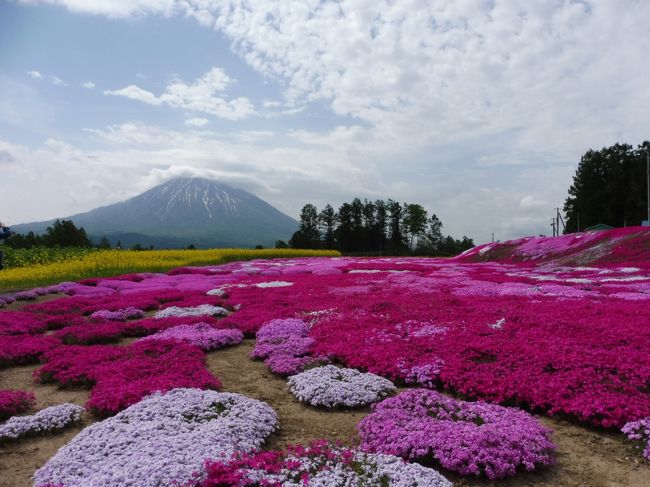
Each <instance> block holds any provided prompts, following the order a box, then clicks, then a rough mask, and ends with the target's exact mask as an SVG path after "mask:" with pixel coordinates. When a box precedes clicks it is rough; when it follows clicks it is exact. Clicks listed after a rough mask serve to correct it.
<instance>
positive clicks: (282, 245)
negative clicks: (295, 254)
mask: <svg viewBox="0 0 650 487" xmlns="http://www.w3.org/2000/svg"><path fill="white" fill-rule="evenodd" d="M275 248H276V249H288V248H289V244H288V243H287V242H285V241H284V240H276V241H275Z"/></svg>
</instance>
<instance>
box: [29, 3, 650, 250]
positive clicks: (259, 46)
mask: <svg viewBox="0 0 650 487" xmlns="http://www.w3.org/2000/svg"><path fill="white" fill-rule="evenodd" d="M30 1H32V0H30ZM34 1H37V0H34ZM47 1H48V3H56V4H60V5H65V6H66V7H67V8H69V9H71V10H73V11H75V12H84V13H93V14H100V15H106V16H109V17H131V16H143V15H159V16H165V17H169V16H173V15H178V16H189V17H193V18H195V19H196V20H197V21H198V22H199V23H200V24H201V25H204V26H209V27H210V28H215V29H218V30H220V31H221V32H223V33H224V35H225V36H226V37H227V38H228V40H229V41H230V42H231V43H232V46H233V50H234V52H236V53H237V54H238V55H240V56H241V58H242V59H244V60H245V61H246V62H247V63H248V64H249V65H250V66H251V67H252V68H253V69H255V70H256V71H257V72H259V73H260V74H261V75H262V76H263V77H264V78H265V79H266V80H274V81H279V82H280V83H282V84H283V86H284V88H285V89H284V93H283V94H282V96H281V99H283V100H287V105H282V107H285V110H293V109H298V108H296V107H304V106H318V107H320V106H328V107H329V108H330V109H331V110H332V111H333V112H334V113H335V114H338V115H340V116H341V117H345V118H344V121H343V122H341V127H338V128H335V129H334V130H331V131H328V132H313V131H307V130H303V131H292V132H289V133H279V134H276V135H275V136H274V137H267V138H265V139H257V138H253V140H252V141H246V140H244V136H243V135H242V137H241V138H240V139H236V137H234V136H233V139H232V140H229V141H223V140H221V139H218V140H220V142H219V143H220V144H225V145H223V146H221V145H217V142H215V140H217V138H216V136H215V137H214V138H213V139H210V140H207V139H206V138H201V139H200V140H197V139H193V138H190V140H192V141H193V143H195V144H196V146H193V147H188V146H187V144H186V143H185V142H183V140H182V137H181V136H176V135H174V134H166V135H163V134H158V135H156V134H154V133H147V134H146V138H147V140H148V141H147V142H144V141H141V142H136V141H135V140H136V139H137V136H136V134H131V135H128V134H129V130H127V127H123V128H122V129H117V128H113V129H110V130H109V129H106V130H103V131H102V132H103V133H104V135H103V137H105V138H108V137H112V138H114V139H120V138H129V137H130V140H131V142H129V143H130V144H136V143H141V144H150V145H149V146H147V147H148V148H150V149H151V144H156V148H155V149H152V150H151V152H145V151H144V149H141V148H140V149H134V148H131V149H130V150H138V151H141V152H140V153H139V154H138V155H139V156H140V157H144V158H146V157H148V156H147V154H151V156H152V159H153V160H159V161H163V160H164V161H167V162H164V164H169V165H170V167H172V166H173V165H174V163H173V162H170V161H172V159H171V157H172V155H173V157H185V156H188V157H190V159H189V160H190V161H192V162H187V164H186V165H194V166H196V167H204V166H202V164H204V165H206V164H208V163H207V162H206V161H207V160H208V159H209V157H208V155H210V156H213V155H214V154H215V153H217V152H212V153H210V151H214V150H215V149H217V148H219V149H222V150H224V151H225V152H224V153H223V155H222V156H221V157H222V158H223V159H228V160H230V159H232V160H233V161H234V160H236V161H238V163H239V164H242V166H241V167H242V168H246V169H247V170H250V171H259V172H260V173H261V174H263V177H266V176H268V171H269V169H268V166H269V165H270V164H271V163H274V164H280V167H282V168H285V167H287V166H285V165H284V162H286V160H284V162H283V158H294V159H292V164H291V166H290V167H291V171H295V173H293V172H283V171H282V170H280V169H278V170H277V172H276V173H277V174H280V175H283V177H286V178H287V181H282V180H281V179H280V177H279V176H278V177H277V178H276V179H273V178H271V180H273V181H277V183H272V187H273V188H274V189H275V190H281V191H284V192H285V195H286V198H287V199H292V200H293V201H297V202H298V203H295V204H299V203H300V204H301V203H304V202H305V201H309V200H310V199H311V200H313V201H314V202H316V203H319V202H322V201H327V200H330V201H331V202H332V203H335V202H336V201H337V199H338V198H349V197H352V196H355V195H357V194H359V195H361V196H363V195H368V196H369V197H371V196H378V197H379V196H381V197H395V198H404V199H408V200H411V201H419V202H422V203H423V204H426V205H427V206H428V207H429V208H431V209H434V210H435V211H436V213H438V214H439V216H441V218H442V219H443V221H444V222H445V224H446V225H448V226H446V227H445V228H446V230H447V231H453V232H456V233H468V234H471V235H473V236H476V235H480V236H482V237H483V239H486V238H487V236H489V234H490V233H491V231H495V232H497V238H506V237H508V236H516V235H520V234H523V233H539V232H541V231H544V232H548V225H547V220H548V219H550V215H545V212H546V211H547V210H545V208H546V207H545V206H544V205H543V204H542V203H543V202H547V203H545V204H546V205H547V206H549V207H551V209H552V208H553V207H555V206H560V205H561V204H562V201H563V200H564V198H565V196H566V190H567V188H568V186H569V185H570V183H571V174H572V172H573V171H574V169H575V165H576V164H577V162H578V161H579V158H580V155H581V154H582V153H584V152H585V151H586V150H587V149H588V148H589V147H593V148H599V147H603V146H606V145H609V144H612V143H614V142H616V141H629V142H633V143H635V142H639V141H641V140H643V139H644V138H647V134H648V132H649V130H650V125H649V124H650V121H649V119H648V116H647V107H648V106H650V83H648V81H647V80H648V79H650V63H647V62H643V61H642V60H646V59H647V58H648V45H649V34H648V30H647V22H646V19H647V18H650V2H647V1H641V0H580V1H578V0H575V1H572V0H533V1H530V2H520V1H517V0H490V1H488V0H457V1H454V2H450V1H448V0H402V1H399V2H395V1H391V0H350V1H347V2H339V1H334V0H323V1H308V2H305V1H304V0H276V1H268V0H248V1H243V0H211V1H210V2H207V1H203V0H178V1H175V0H134V1H126V0H124V1H118V0H115V1H112V2H106V1H104V0H84V1H82V0H47ZM211 73H212V72H211ZM208 74H210V73H208ZM208 74H206V76H204V77H201V78H199V79H198V80H196V81H194V82H192V83H187V82H183V81H175V82H173V83H170V84H169V85H168V86H167V88H166V89H165V90H164V91H163V92H162V93H161V94H159V95H156V94H154V93H151V92H148V91H146V90H143V89H142V88H139V87H137V86H135V85H131V86H129V87H126V88H124V89H122V90H114V93H113V94H117V92H122V93H119V94H121V95H122V96H128V97H130V98H134V99H140V100H141V101H145V102H146V103H151V104H156V105H161V104H168V105H170V106H174V107H177V108H181V109H183V110H188V111H192V112H202V113H208V114H211V115H215V116H220V117H222V118H226V119H232V120H236V119H241V118H245V117H246V116H250V115H252V114H253V113H254V112H255V110H254V107H253V106H252V103H251V102H250V101H249V100H248V99H247V98H241V99H239V100H240V102H239V105H237V104H236V103H235V102H236V101H237V100H226V99H225V97H224V96H223V94H224V90H226V89H227V87H228V83H229V79H228V78H227V77H225V75H224V76H221V74H223V73H212V74H214V78H212V77H210V76H208ZM127 89H130V91H128V92H126V91H125V90H127ZM134 90H139V91H137V93H136V92H135V91H134ZM134 94H135V96H137V97H135V96H134ZM143 98H144V99H143ZM310 103H311V104H312V105H310ZM262 105H263V107H264V109H265V110H267V112H268V113H275V112H278V113H279V112H280V111H281V108H282V107H281V106H279V105H276V104H275V102H274V100H266V102H263V103H262ZM310 113H311V110H310ZM264 115H265V116H268V114H264ZM306 115H307V114H305V116H306ZM245 128H250V127H245ZM141 129H142V130H145V129H144V128H141ZM136 131H137V130H136ZM145 132H146V130H145ZM240 135H241V134H240ZM157 137H159V138H161V139H165V138H167V139H166V140H161V141H159V142H156V140H157V139H156V138H157ZM206 137H207V136H206ZM106 140H107V139H106ZM261 140H263V142H262V141H261ZM170 141H171V142H170ZM116 150H119V151H120V156H122V155H124V154H122V153H121V151H122V150H123V149H121V148H120V149H116ZM203 151H204V152H205V159H204V156H203V155H199V153H201V154H203ZM163 155H164V156H165V157H169V159H165V157H163ZM265 157H267V158H268V161H267V162H266V163H265V164H263V163H262V162H263V161H264V158H265ZM249 160H250V161H257V163H256V164H251V165H248V164H247V162H246V161H249ZM220 161H221V162H219V164H221V165H220V166H219V170H220V171H223V170H224V167H225V166H223V164H224V163H223V160H220ZM321 161H324V163H325V167H326V168H327V170H326V171H324V172H322V171H321V170H320V168H319V167H318V164H319V163H320V162H321ZM161 164H163V162H161ZM228 167H230V168H231V169H232V170H233V171H236V172H238V173H241V172H242V171H243V169H241V168H240V169H237V166H236V165H235V166H228ZM338 168H340V170H341V171H342V174H343V175H344V177H343V178H340V177H339V176H338V175H337V174H336V173H335V172H333V171H335V170H338ZM276 173H274V174H276ZM295 175H299V176H295ZM314 176H315V177H314ZM296 178H298V179H296ZM346 178H348V179H349V180H348V179H346ZM291 184H297V185H302V186H301V187H298V186H295V187H294V186H291ZM305 188H308V189H309V190H310V191H311V192H310V193H308V192H307V191H305ZM294 214H295V212H294Z"/></svg>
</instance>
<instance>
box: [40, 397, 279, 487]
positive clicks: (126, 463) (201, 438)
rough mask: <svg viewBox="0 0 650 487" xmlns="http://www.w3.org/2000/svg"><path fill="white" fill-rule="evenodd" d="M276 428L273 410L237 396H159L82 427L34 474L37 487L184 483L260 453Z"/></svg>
mask: <svg viewBox="0 0 650 487" xmlns="http://www.w3.org/2000/svg"><path fill="white" fill-rule="evenodd" d="M277 424H278V419H277V415H276V414H275V412H274V411H273V409H271V407H270V406H268V405H267V404H265V403H263V402H261V401H257V400H255V399H250V398H247V397H245V396H242V395H239V394H232V393H219V392H214V391H201V390H198V389H174V390H172V391H169V392H167V393H166V394H160V393H156V394H153V395H151V396H149V397H147V398H145V399H143V400H142V401H140V402H139V403H137V404H134V405H133V406H131V407H129V408H127V409H125V410H124V411H122V412H121V413H119V414H117V415H116V416H114V417H112V418H109V419H106V420H104V421H101V422H99V423H95V424H93V425H91V426H89V427H87V428H86V429H84V430H83V431H82V432H81V433H80V434H79V435H77V436H76V437H75V438H74V439H73V440H72V441H71V442H70V443H68V444H67V445H66V446H64V447H63V448H61V449H60V450H59V451H58V452H57V454H56V455H54V456H53V457H52V458H51V459H50V460H49V461H48V462H47V463H46V464H45V466H44V467H43V468H41V469H40V470H38V471H37V472H36V474H35V475H34V480H35V483H34V485H36V486H45V485H62V486H65V487H75V486H79V487H85V486H88V485H134V486H135V485H137V486H139V487H147V486H160V485H176V484H174V482H178V483H179V484H183V483H185V482H187V481H189V480H190V479H191V478H192V474H193V473H195V472H201V471H202V463H203V460H204V459H205V458H214V459H220V460H222V461H228V460H229V459H230V458H231V457H232V455H233V454H235V453H236V452H240V451H241V452H244V451H251V450H256V449H258V448H259V447H260V446H261V445H262V444H263V443H264V440H265V439H266V437H267V436H268V435H270V434H271V433H272V432H273V431H274V430H275V428H276V427H277Z"/></svg>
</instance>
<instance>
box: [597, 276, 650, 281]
mask: <svg viewBox="0 0 650 487" xmlns="http://www.w3.org/2000/svg"><path fill="white" fill-rule="evenodd" d="M648 279H650V277H645V276H630V277H606V278H605V279H602V280H601V281H600V282H632V281H646V280H648Z"/></svg>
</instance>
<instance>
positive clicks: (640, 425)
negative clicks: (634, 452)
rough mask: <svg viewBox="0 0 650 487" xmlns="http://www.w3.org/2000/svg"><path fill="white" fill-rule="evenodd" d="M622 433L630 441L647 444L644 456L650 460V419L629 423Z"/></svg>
mask: <svg viewBox="0 0 650 487" xmlns="http://www.w3.org/2000/svg"><path fill="white" fill-rule="evenodd" d="M622 431H623V433H625V435H626V436H627V437H628V438H629V439H630V440H632V441H636V442H639V443H640V444H641V445H643V444H644V443H645V448H644V450H643V456H644V457H646V458H647V459H648V460H650V417H648V418H644V419H640V420H639V421H632V422H630V423H627V424H626V425H625V426H623V429H622Z"/></svg>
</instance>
